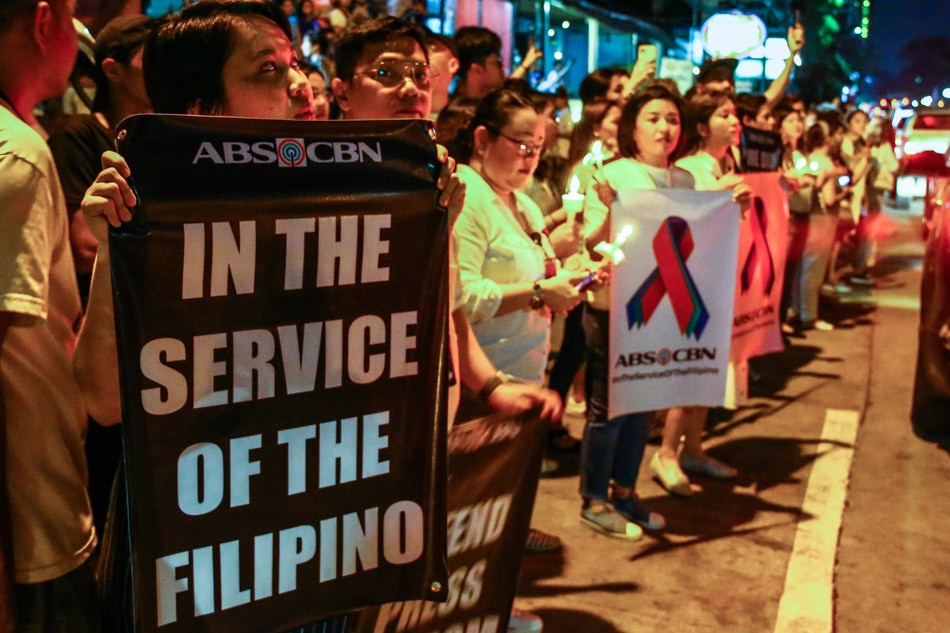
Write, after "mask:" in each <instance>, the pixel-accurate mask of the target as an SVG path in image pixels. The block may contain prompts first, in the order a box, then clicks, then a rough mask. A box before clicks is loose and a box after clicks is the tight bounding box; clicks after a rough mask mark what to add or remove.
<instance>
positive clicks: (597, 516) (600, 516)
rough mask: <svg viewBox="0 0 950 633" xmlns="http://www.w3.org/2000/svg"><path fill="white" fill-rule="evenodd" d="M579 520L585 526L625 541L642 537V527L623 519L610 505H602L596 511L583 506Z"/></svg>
mask: <svg viewBox="0 0 950 633" xmlns="http://www.w3.org/2000/svg"><path fill="white" fill-rule="evenodd" d="M581 521H582V522H583V523H584V525H586V526H587V527H589V528H591V529H593V530H596V531H598V532H600V533H601V534H606V535H607V536H609V537H611V538H619V539H623V540H625V541H636V540H639V539H641V538H643V528H641V527H640V526H639V525H637V524H636V523H632V522H631V521H628V520H627V519H625V518H624V517H623V516H621V515H620V514H619V513H618V512H617V511H616V510H614V509H613V507H611V506H610V505H604V506H603V507H602V508H600V509H599V510H596V511H595V510H593V509H591V508H584V509H583V510H581Z"/></svg>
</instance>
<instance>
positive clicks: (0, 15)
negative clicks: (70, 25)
mask: <svg viewBox="0 0 950 633" xmlns="http://www.w3.org/2000/svg"><path fill="white" fill-rule="evenodd" d="M47 2H49V4H50V7H51V8H52V9H53V13H54V14H55V15H57V16H59V15H60V14H61V13H62V12H63V11H65V10H66V9H67V5H66V0H47ZM37 4H39V0H3V1H2V2H0V35H3V34H4V33H6V32H7V31H9V30H10V28H11V27H12V26H13V25H14V24H16V23H17V21H19V20H24V19H30V18H32V16H33V13H34V12H35V11H36V5H37Z"/></svg>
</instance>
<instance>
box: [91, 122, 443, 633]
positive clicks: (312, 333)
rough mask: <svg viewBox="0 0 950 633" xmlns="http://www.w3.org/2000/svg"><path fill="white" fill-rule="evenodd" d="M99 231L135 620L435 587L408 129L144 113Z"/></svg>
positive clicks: (439, 258)
mask: <svg viewBox="0 0 950 633" xmlns="http://www.w3.org/2000/svg"><path fill="white" fill-rule="evenodd" d="M119 139H120V141H119V151H120V152H121V153H122V155H123V156H125V158H126V160H127V161H128V163H129V166H130V168H131V171H132V175H133V178H132V185H133V187H134V189H135V191H136V193H137V195H138V197H139V206H138V208H137V209H136V212H135V218H134V219H133V221H132V222H130V223H128V224H126V225H123V227H121V228H120V229H113V230H112V233H111V235H110V242H109V243H110V248H111V253H112V276H113V284H114V289H115V297H114V298H115V314H116V329H117V336H118V344H119V364H120V373H121V387H122V410H123V418H124V422H123V435H124V442H125V448H126V460H127V469H128V474H127V476H128V486H129V497H130V499H129V503H130V512H129V514H130V523H131V542H132V564H133V576H134V593H135V595H134V602H135V620H136V630H137V631H140V632H141V631H149V632H150V631H157V630H160V631H168V632H169V633H171V632H175V631H188V632H189V633H193V632H196V631H229V632H231V633H268V632H272V631H282V630H286V629H288V628H290V627H292V626H298V625H302V624H306V623H308V622H312V621H314V620H316V619H318V618H320V617H323V616H326V615H330V614H334V613H340V612H343V611H347V610H351V609H354V608H358V607H363V606H366V605H376V604H381V603H384V602H391V601H394V600H406V599H415V598H423V597H425V598H430V599H442V598H445V597H446V596H447V595H448V592H447V590H446V586H447V580H448V577H447V571H446V566H445V565H446V564H445V548H446V546H445V543H446V536H445V530H444V525H445V520H446V518H445V517H446V515H445V505H444V504H445V468H446V467H445V459H446V458H445V448H444V446H445V437H446V431H445V429H446V428H447V425H446V404H447V395H446V394H447V392H446V378H445V377H446V375H447V370H446V367H447V365H448V362H447V360H448V357H447V351H446V346H445V341H446V340H447V336H446V334H447V319H448V307H449V298H448V290H447V288H448V286H447V275H448V268H447V258H448V217H447V213H446V211H445V210H444V209H440V208H438V206H437V203H436V200H437V191H436V187H435V181H436V178H437V175H438V171H439V164H438V161H437V157H436V152H435V145H434V143H433V142H432V140H431V137H430V135H429V132H428V129H427V127H426V123H425V122H420V121H359V122H355V123H352V122H338V121H334V122H327V123H313V122H294V121H269V120H267V121H264V120H249V119H233V118H222V117H184V116H180V117H179V116H158V115H144V116H136V117H132V118H130V119H127V120H126V121H125V122H124V123H123V124H122V126H121V129H120V131H119Z"/></svg>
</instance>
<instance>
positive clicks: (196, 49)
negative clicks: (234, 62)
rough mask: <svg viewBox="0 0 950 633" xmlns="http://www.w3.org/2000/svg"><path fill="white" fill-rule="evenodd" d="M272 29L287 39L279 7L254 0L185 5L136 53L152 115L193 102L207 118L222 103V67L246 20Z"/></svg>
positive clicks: (287, 27) (182, 111)
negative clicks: (261, 22) (264, 22)
mask: <svg viewBox="0 0 950 633" xmlns="http://www.w3.org/2000/svg"><path fill="white" fill-rule="evenodd" d="M255 19H262V20H267V21H269V22H272V23H274V24H275V25H277V26H278V27H279V28H280V30H281V31H283V33H284V34H285V35H286V36H287V39H288V40H290V39H291V31H290V24H289V23H288V22H287V17H286V16H285V15H284V12H283V11H281V9H280V7H279V6H278V5H277V4H276V3H273V2H260V1H258V0H202V1H201V2H198V3H196V4H189V5H187V6H186V7H185V8H184V9H182V11H181V13H179V14H178V15H175V16H173V17H171V18H169V20H168V21H167V22H165V24H163V25H162V26H161V27H159V28H158V29H157V30H155V31H153V32H152V33H151V35H149V37H148V40H147V41H146V43H145V52H144V53H143V55H142V66H143V70H144V73H145V90H146V92H148V97H149V100H151V102H152V107H153V108H154V109H155V111H156V112H161V113H165V114H186V113H187V112H188V109H189V108H191V107H192V106H194V105H195V104H199V111H200V112H201V113H202V114H210V113H212V112H214V111H215V109H217V108H219V107H220V106H221V105H223V103H224V95H225V92H224V81H223V77H222V75H223V72H224V66H225V64H226V63H227V61H228V59H229V58H230V57H231V53H232V52H233V50H234V43H235V39H236V36H237V34H238V33H239V32H240V31H241V30H242V29H245V28H250V29H253V28H254V25H253V23H252V20H255Z"/></svg>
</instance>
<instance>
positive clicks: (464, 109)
mask: <svg viewBox="0 0 950 633" xmlns="http://www.w3.org/2000/svg"><path fill="white" fill-rule="evenodd" d="M479 101H481V99H475V98H473V97H455V98H454V99H452V100H451V101H449V102H448V104H447V105H446V106H445V108H443V110H442V112H440V113H439V118H438V119H436V122H435V138H436V140H437V141H438V142H439V145H443V146H445V148H446V149H447V150H449V156H451V157H452V158H454V159H455V160H459V158H458V157H459V155H465V156H471V144H470V143H467V142H465V140H464V137H465V134H466V130H467V129H468V124H469V123H470V122H471V120H472V118H473V117H474V116H475V109H476V108H477V107H478V102H479ZM466 162H467V159H466Z"/></svg>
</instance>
